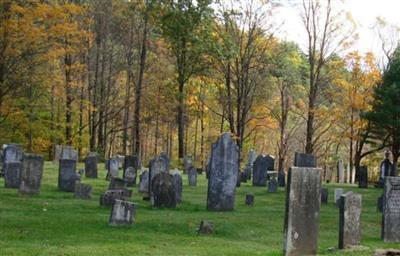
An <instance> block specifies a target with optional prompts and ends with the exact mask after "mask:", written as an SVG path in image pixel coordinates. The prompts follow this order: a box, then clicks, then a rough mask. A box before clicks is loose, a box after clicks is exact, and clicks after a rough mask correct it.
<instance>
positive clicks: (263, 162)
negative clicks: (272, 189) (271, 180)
mask: <svg viewBox="0 0 400 256" xmlns="http://www.w3.org/2000/svg"><path fill="white" fill-rule="evenodd" d="M271 159H272V158H271V157H270V156H265V155H259V156H258V157H257V159H256V160H255V161H254V163H253V186H257V187H265V186H266V185H267V176H268V174H267V171H268V170H271V169H268V168H270V167H271V161H272V162H273V159H272V160H271ZM272 168H273V166H272Z"/></svg>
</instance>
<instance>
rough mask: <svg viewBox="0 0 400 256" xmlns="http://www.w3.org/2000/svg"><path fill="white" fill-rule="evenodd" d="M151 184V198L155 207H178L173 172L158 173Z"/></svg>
mask: <svg viewBox="0 0 400 256" xmlns="http://www.w3.org/2000/svg"><path fill="white" fill-rule="evenodd" d="M151 186H152V187H151V191H152V193H151V195H150V199H151V203H152V205H153V207H157V208H161V207H165V208H175V207H176V191H175V182H174V178H173V176H172V175H171V174H169V173H166V172H160V173H158V174H157V175H156V176H155V177H154V178H153V181H152V183H151Z"/></svg>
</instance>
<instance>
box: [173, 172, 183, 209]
mask: <svg viewBox="0 0 400 256" xmlns="http://www.w3.org/2000/svg"><path fill="white" fill-rule="evenodd" d="M172 177H173V178H174V186H175V198H176V203H177V204H180V203H181V202H182V185H183V184H182V176H181V175H180V174H179V173H178V172H174V173H172Z"/></svg>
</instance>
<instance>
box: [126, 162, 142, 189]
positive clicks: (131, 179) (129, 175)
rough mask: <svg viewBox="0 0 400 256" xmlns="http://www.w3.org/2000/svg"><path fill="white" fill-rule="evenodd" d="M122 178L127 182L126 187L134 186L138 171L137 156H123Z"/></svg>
mask: <svg viewBox="0 0 400 256" xmlns="http://www.w3.org/2000/svg"><path fill="white" fill-rule="evenodd" d="M122 168H123V170H124V173H123V177H124V179H125V180H126V181H127V182H128V186H129V187H131V186H133V185H136V174H137V171H138V169H139V158H138V157H137V156H125V158H124V166H123V167H122Z"/></svg>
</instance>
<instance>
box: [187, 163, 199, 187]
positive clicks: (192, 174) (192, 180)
mask: <svg viewBox="0 0 400 256" xmlns="http://www.w3.org/2000/svg"><path fill="white" fill-rule="evenodd" d="M187 174H188V181H189V186H190V187H196V186H197V171H196V168H194V167H193V166H191V167H190V168H189V169H188V170H187Z"/></svg>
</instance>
